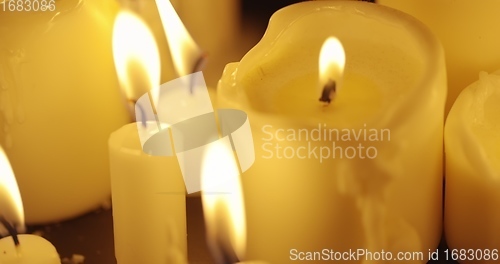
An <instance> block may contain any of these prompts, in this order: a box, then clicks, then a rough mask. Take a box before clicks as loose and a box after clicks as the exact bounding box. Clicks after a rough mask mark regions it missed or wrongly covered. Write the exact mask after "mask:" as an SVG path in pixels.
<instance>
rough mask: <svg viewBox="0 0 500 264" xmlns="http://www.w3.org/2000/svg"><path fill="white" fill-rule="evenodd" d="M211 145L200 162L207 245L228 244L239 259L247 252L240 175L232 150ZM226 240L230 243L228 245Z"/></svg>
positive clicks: (223, 146)
mask: <svg viewBox="0 0 500 264" xmlns="http://www.w3.org/2000/svg"><path fill="white" fill-rule="evenodd" d="M221 142H222V141H221V140H219V141H216V142H213V143H211V144H210V146H209V147H208V150H207V152H206V154H205V155H204V159H203V167H202V176H201V187H202V190H203V193H202V201H203V212H204V214H205V221H206V225H207V236H208V239H209V241H211V242H213V243H218V242H220V241H224V242H226V243H227V242H229V243H228V244H230V245H231V247H232V248H231V249H228V248H225V249H224V248H223V249H220V250H233V251H234V253H236V255H237V256H238V257H239V258H240V259H241V258H243V255H244V254H245V249H246V216H245V207H244V200H243V191H242V187H241V182H240V177H239V175H240V173H239V169H238V166H237V164H236V160H235V158H234V153H233V152H232V149H231V146H230V145H229V147H228V146H227V145H224V144H222V143H221ZM228 240H229V241H228Z"/></svg>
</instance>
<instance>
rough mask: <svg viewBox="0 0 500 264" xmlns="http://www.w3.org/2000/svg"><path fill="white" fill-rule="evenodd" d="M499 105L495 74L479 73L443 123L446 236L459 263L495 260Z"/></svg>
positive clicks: (499, 168)
mask: <svg viewBox="0 0 500 264" xmlns="http://www.w3.org/2000/svg"><path fill="white" fill-rule="evenodd" d="M499 106H500V71H497V72H496V73H492V74H488V73H486V72H481V73H480V74H479V80H478V81H476V82H475V83H473V84H471V85H469V86H468V87H467V88H465V89H464V90H463V91H462V92H461V93H460V95H459V96H458V98H457V100H456V101H455V103H454V104H453V107H452V108H451V110H450V113H449V115H448V118H447V120H446V126H445V152H446V189H445V195H446V196H445V231H446V232H445V234H446V242H447V243H448V245H449V247H450V251H449V252H450V255H449V257H450V259H451V257H459V258H460V259H459V260H462V261H463V262H462V261H461V262H460V263H495V262H497V261H498V249H500V240H499V239H498V237H500V231H499V229H498V228H497V225H498V206H499V205H500V195H499V191H498V190H499V185H498V177H499V176H500V166H499V164H500V162H499V159H500V153H499V152H498V150H499V149H500V148H499V146H500V138H499V135H500V119H499V113H500V111H499V110H500V108H499ZM462 249H464V250H465V251H466V252H465V253H464V250H462ZM469 249H471V250H469ZM452 250H455V251H454V252H456V253H457V254H458V255H456V256H452V255H451V253H452ZM467 250H469V251H467ZM471 251H473V252H472V253H471ZM495 252H496V253H495ZM486 254H489V259H488V256H487V255H486ZM464 258H465V259H464ZM455 260H457V259H455Z"/></svg>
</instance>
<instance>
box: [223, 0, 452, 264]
mask: <svg viewBox="0 0 500 264" xmlns="http://www.w3.org/2000/svg"><path fill="white" fill-rule="evenodd" d="M332 35H333V36H336V37H337V38H338V39H339V40H340V42H341V43H342V45H343V46H344V48H345V63H346V64H345V72H344V74H343V81H341V79H335V80H333V81H336V83H337V86H336V87H335V88H336V89H335V90H336V95H335V96H332V97H331V98H333V101H332V102H331V104H330V105H326V106H325V105H324V104H323V103H320V102H319V101H318V98H319V97H320V93H319V92H318V88H317V87H318V75H319V69H318V68H319V67H318V54H319V53H320V48H321V45H322V44H323V42H324V41H325V40H326V39H327V38H328V37H330V36H332ZM334 46H338V45H334ZM327 54H328V53H327ZM334 59H335V58H334ZM337 59H338V58H337ZM334 69H335V67H334ZM337 75H338V76H341V75H340V74H337ZM324 85H325V83H322V87H323V86H324ZM218 88H219V89H218V98H217V100H218V106H219V107H232V108H239V109H243V110H245V112H247V113H248V115H249V120H250V124H251V127H252V133H253V135H254V142H255V150H256V161H255V164H254V166H252V167H251V168H250V169H249V170H248V171H247V172H246V173H244V175H243V178H242V181H243V190H244V194H245V201H246V214H247V224H248V230H249V232H248V249H247V255H248V257H247V258H248V259H262V260H265V261H269V262H274V263H287V262H293V261H297V260H305V259H306V258H309V260H311V261H313V262H314V261H316V262H318V263H319V262H321V259H318V258H317V257H314V256H317V254H316V253H315V252H321V251H322V250H323V249H325V248H326V249H332V250H334V251H337V252H349V250H350V249H358V248H360V249H367V250H368V251H370V252H372V253H373V252H380V251H381V250H385V251H386V252H387V251H391V252H393V254H392V257H394V258H397V254H396V252H397V251H415V252H416V251H425V252H427V250H428V249H433V248H434V247H436V246H437V243H438V241H439V238H440V235H441V215H442V213H441V210H442V206H441V201H442V155H443V152H442V141H443V138H442V131H443V116H444V104H445V97H446V75H445V68H444V57H443V52H442V49H441V46H440V44H439V42H438V40H437V39H436V38H435V37H434V36H433V35H432V34H431V33H430V31H429V30H428V29H427V28H426V27H425V26H424V25H423V24H422V23H420V22H419V21H417V20H415V19H413V18H412V17H410V16H408V15H406V14H404V13H402V12H398V11H396V10H392V9H389V8H385V7H383V6H378V5H373V4H370V3H361V2H304V3H299V4H295V5H292V6H289V7H286V8H284V9H282V10H280V11H278V12H277V13H276V14H274V15H273V17H272V18H271V22H270V25H269V27H268V30H267V32H266V34H265V36H264V38H263V39H262V40H261V41H260V42H259V44H258V45H257V46H255V47H254V48H253V49H252V50H251V51H250V52H249V53H247V54H246V55H245V57H244V58H243V59H242V60H241V62H239V63H233V64H229V65H228V66H226V70H225V72H224V74H223V76H222V79H221V81H220V83H219V87H218ZM330 88H333V86H331V85H330ZM332 90H333V89H332ZM307 252H309V255H308V254H306V253H307ZM312 253H314V255H313V254H312ZM326 255H327V256H325V257H327V258H328V257H330V259H331V258H332V256H333V258H334V257H335V255H329V254H326ZM322 256H323V255H322ZM313 257H314V258H313ZM426 257H427V256H426V254H422V255H421V256H420V258H421V260H417V262H420V263H424V262H425V260H424V259H425V258H426ZM323 260H325V259H324V258H323ZM359 260H360V261H361V260H362V258H360V259H359Z"/></svg>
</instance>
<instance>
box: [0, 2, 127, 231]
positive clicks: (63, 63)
mask: <svg viewBox="0 0 500 264" xmlns="http://www.w3.org/2000/svg"><path fill="white" fill-rule="evenodd" d="M47 2H50V1H47ZM53 2H54V1H53ZM55 2H56V3H55V5H56V11H54V12H49V11H46V12H42V11H38V12H34V11H30V12H28V11H26V10H25V11H12V12H11V11H0V35H1V36H2V37H1V41H0V116H1V117H0V127H1V129H0V145H2V146H3V147H4V149H5V151H6V152H7V154H8V155H9V158H10V161H11V164H12V167H13V168H14V170H15V171H16V176H17V178H18V183H19V188H20V191H21V193H22V194H23V202H24V207H25V212H26V222H27V223H31V224H35V223H37V224H40V223H47V222H57V221H61V220H64V219H68V218H71V217H76V216H78V215H81V214H83V213H86V212H88V211H91V210H94V209H97V208H99V207H100V206H102V204H103V203H106V202H108V200H109V196H110V183H109V164H108V161H107V154H106V141H107V139H108V137H109V133H111V132H112V131H114V130H116V129H117V128H119V127H121V126H122V125H124V124H126V123H127V122H128V116H127V112H126V110H125V109H124V107H123V102H122V100H121V99H120V91H119V87H118V83H117V82H116V77H115V76H114V67H113V58H112V54H111V50H110V48H109V47H110V45H111V29H112V22H113V18H114V16H115V15H116V12H117V10H118V5H117V3H116V2H115V1H106V2H103V1H101V0H85V1H55ZM11 3H14V2H12V1H5V6H8V5H9V4H11ZM24 3H25V4H26V3H28V2H24ZM29 3H31V4H32V5H33V6H36V5H37V4H39V3H41V1H30V2H29ZM79 3H82V4H79ZM1 6H2V5H0V7H1ZM25 6H26V5H25ZM28 6H29V4H28ZM62 43H64V44H62Z"/></svg>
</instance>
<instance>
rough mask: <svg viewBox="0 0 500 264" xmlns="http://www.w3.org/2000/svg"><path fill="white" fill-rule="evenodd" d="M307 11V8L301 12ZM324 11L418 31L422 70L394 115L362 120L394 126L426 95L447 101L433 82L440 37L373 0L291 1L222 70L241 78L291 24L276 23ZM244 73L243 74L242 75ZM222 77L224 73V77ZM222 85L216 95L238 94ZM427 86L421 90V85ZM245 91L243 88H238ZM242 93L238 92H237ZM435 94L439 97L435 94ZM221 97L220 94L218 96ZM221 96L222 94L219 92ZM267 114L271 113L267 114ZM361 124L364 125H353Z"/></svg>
mask: <svg viewBox="0 0 500 264" xmlns="http://www.w3.org/2000/svg"><path fill="white" fill-rule="evenodd" d="M304 9H305V10H307V11H304ZM325 10H336V11H348V12H352V13H354V14H357V15H363V16H366V17H368V18H376V19H377V20H378V21H381V20H382V19H383V21H384V23H385V24H388V25H394V26H395V27H399V28H404V29H406V30H411V32H416V33H418V36H415V34H412V35H411V36H412V40H413V41H415V43H416V47H418V49H419V50H420V51H422V52H421V53H422V54H425V56H424V57H423V58H420V59H422V62H423V72H422V74H421V75H420V76H421V77H420V78H419V79H417V80H415V82H414V85H413V87H412V88H411V89H408V92H407V93H405V96H404V98H401V100H398V102H394V106H392V108H393V109H397V117H395V116H390V115H380V116H378V117H376V118H375V119H370V120H367V122H365V123H374V124H380V125H382V126H384V127H397V126H396V124H398V123H400V120H401V118H398V117H401V116H403V114H402V113H405V114H404V117H405V118H407V119H411V118H412V116H413V115H416V114H418V111H415V110H414V109H412V108H413V106H415V105H419V106H421V107H419V108H425V107H426V106H428V105H429V104H432V102H430V100H429V98H432V99H433V100H434V101H435V100H439V101H443V102H444V101H445V100H446V90H445V89H444V90H443V91H438V92H437V91H435V89H434V88H435V87H436V86H437V85H436V84H442V83H444V82H445V81H446V80H444V79H442V78H441V75H440V74H439V73H440V72H441V71H440V69H443V70H444V67H445V66H444V65H445V64H444V51H443V49H442V46H441V44H440V42H439V40H438V39H437V38H436V37H435V35H434V34H433V33H432V32H431V31H430V29H429V28H428V27H427V26H426V25H424V24H423V23H422V22H420V21H419V20H417V19H416V18H414V17H412V16H410V15H408V14H406V13H403V12H401V11H399V10H396V9H393V8H390V7H386V6H381V5H376V4H372V3H363V2H358V1H335V2H333V1H332V2H321V1H308V2H300V3H296V4H292V5H289V6H286V7H284V8H282V9H280V10H278V11H277V12H275V13H274V14H273V15H272V17H271V19H270V23H269V25H268V28H267V29H266V32H265V34H264V36H263V37H262V39H261V40H260V41H259V43H258V44H257V45H256V46H255V47H253V48H252V49H251V50H250V51H249V52H248V53H247V54H245V56H244V57H243V58H242V59H241V61H240V62H239V63H237V64H236V65H232V64H231V65H230V64H228V65H227V67H226V69H225V70H224V72H226V71H229V70H230V69H231V68H232V69H235V70H234V71H233V74H234V76H232V77H231V78H232V79H233V80H232V81H234V82H235V83H236V82H240V81H241V80H242V78H244V74H243V75H242V73H245V72H249V71H250V70H251V67H250V66H248V67H245V66H246V64H250V63H249V61H252V58H254V57H255V58H258V57H262V56H264V55H263V54H264V53H266V50H264V49H262V48H261V45H263V43H265V42H266V41H268V38H272V37H273V36H274V40H273V41H276V40H277V39H279V38H280V37H281V35H283V32H284V31H286V30H287V29H288V28H290V26H288V27H287V28H285V29H282V28H280V27H279V26H278V25H280V24H286V25H291V24H293V23H295V22H297V21H298V20H300V19H301V18H304V17H306V16H308V15H311V14H314V13H315V12H322V11H325ZM242 76H243V77H242ZM223 79H224V76H223ZM221 87H222V85H221V82H219V91H222V93H219V94H228V95H229V94H232V95H235V94H236V95H237V94H238V93H239V92H234V91H227V90H228V89H225V88H224V89H220V88H221ZM422 87H423V88H426V89H424V90H423V89H421V88H422ZM438 87H439V88H441V87H445V85H442V86H438ZM231 88H232V89H238V87H237V86H234V87H231ZM241 90H242V91H243V93H244V91H245V90H244V89H241ZM240 95H241V93H240ZM436 95H438V96H436ZM219 96H220V95H219ZM222 96H224V95H222ZM240 103H244V104H246V105H249V102H240ZM251 108H252V110H255V111H256V112H261V110H259V109H255V108H254V107H251ZM266 114H268V115H269V114H270V113H266ZM271 115H276V116H282V114H280V113H271ZM443 115H444V107H443ZM356 125H359V126H362V125H363V124H362V123H360V124H356Z"/></svg>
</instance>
